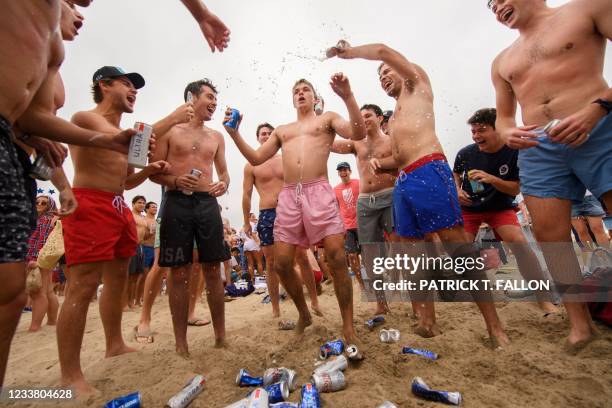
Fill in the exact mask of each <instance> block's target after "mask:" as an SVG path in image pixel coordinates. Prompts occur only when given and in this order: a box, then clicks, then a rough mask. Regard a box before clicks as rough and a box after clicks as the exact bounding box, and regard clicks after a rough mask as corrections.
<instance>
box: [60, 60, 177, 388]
mask: <svg viewBox="0 0 612 408" xmlns="http://www.w3.org/2000/svg"><path fill="white" fill-rule="evenodd" d="M142 86H144V79H143V78H142V76H140V75H139V74H136V73H125V72H124V71H123V70H122V69H120V68H117V67H102V68H100V69H98V70H97V71H96V72H95V73H94V75H93V85H92V91H93V92H92V93H93V99H94V102H95V103H96V107H95V108H94V109H92V110H90V111H82V112H77V113H75V114H74V116H73V117H72V121H73V122H74V123H75V124H76V125H77V126H80V127H82V128H85V129H91V130H92V131H94V132H96V133H111V134H112V133H117V132H118V131H120V128H119V124H120V121H121V117H122V115H123V113H131V112H133V110H134V103H135V102H136V94H137V91H136V90H137V89H139V88H141V87H142ZM70 153H71V156H72V162H73V164H74V168H75V176H74V182H73V185H74V188H73V190H74V193H75V196H76V198H77V200H78V201H79V208H78V209H77V211H76V212H75V213H74V214H73V215H72V216H70V217H67V218H66V219H65V220H64V221H63V231H64V245H65V250H66V264H67V265H68V266H69V267H70V273H69V275H68V280H69V284H70V290H68V292H67V293H66V299H65V303H64V307H62V309H61V311H60V315H59V318H58V321H57V343H58V351H59V361H60V368H61V374H62V379H61V382H62V386H66V387H72V388H73V389H74V390H75V392H76V393H77V394H87V393H92V392H95V389H94V388H93V387H92V386H91V385H89V384H88V383H87V382H86V381H85V378H84V376H83V372H82V370H81V364H80V351H81V344H82V340H83V333H84V330H85V322H86V319H87V311H88V307H89V301H90V299H91V298H92V297H93V295H94V293H95V291H96V288H97V286H98V283H99V281H100V279H102V281H103V282H104V290H103V291H102V295H101V297H100V299H99V307H100V317H101V320H102V324H103V326H104V334H105V337H106V357H112V356H117V355H120V354H123V353H127V352H131V351H135V350H134V349H132V348H130V347H128V346H126V344H125V342H124V341H123V336H122V333H121V317H122V313H121V309H122V302H121V296H117V294H119V293H123V291H124V288H125V284H126V280H127V275H128V264H129V260H130V257H131V256H133V255H134V254H135V253H136V245H137V244H138V237H137V234H136V225H135V223H134V217H133V216H132V212H131V211H130V209H129V207H128V206H127V205H126V203H125V202H124V201H123V198H122V193H123V191H124V189H132V188H134V187H136V186H138V185H139V184H141V183H142V182H143V181H145V180H146V179H147V178H148V176H150V175H152V174H155V173H158V172H163V171H166V170H167V167H168V165H167V163H165V162H161V161H160V162H155V163H151V164H149V165H148V166H147V167H145V168H144V169H143V170H142V171H140V172H138V173H134V169H133V168H132V167H131V166H128V164H127V155H126V154H124V153H119V152H114V151H110V150H102V149H96V148H91V147H77V146H70Z"/></svg>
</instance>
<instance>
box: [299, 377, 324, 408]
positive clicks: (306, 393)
mask: <svg viewBox="0 0 612 408" xmlns="http://www.w3.org/2000/svg"><path fill="white" fill-rule="evenodd" d="M300 408H321V397H320V396H319V391H317V387H315V386H314V385H313V384H311V383H307V384H304V385H302V395H301V398H300Z"/></svg>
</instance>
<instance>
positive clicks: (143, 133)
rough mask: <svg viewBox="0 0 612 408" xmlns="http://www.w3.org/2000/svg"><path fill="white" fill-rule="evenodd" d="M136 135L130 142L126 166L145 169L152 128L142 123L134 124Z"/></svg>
mask: <svg viewBox="0 0 612 408" xmlns="http://www.w3.org/2000/svg"><path fill="white" fill-rule="evenodd" d="M134 129H135V130H136V134H135V135H134V136H132V140H130V150H129V152H128V164H129V165H130V166H133V167H138V168H141V169H142V168H144V167H147V161H148V160H149V142H150V141H151V134H152V133H153V126H151V125H147V124H146V123H143V122H136V123H134Z"/></svg>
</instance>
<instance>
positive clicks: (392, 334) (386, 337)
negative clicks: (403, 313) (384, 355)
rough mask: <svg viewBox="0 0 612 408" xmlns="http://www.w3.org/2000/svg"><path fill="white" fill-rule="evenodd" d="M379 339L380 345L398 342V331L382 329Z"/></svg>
mask: <svg viewBox="0 0 612 408" xmlns="http://www.w3.org/2000/svg"><path fill="white" fill-rule="evenodd" d="M379 337H380V341H381V342H382V343H397V342H398V341H399V340H400V331H399V330H397V329H382V330H381V331H380V334H379Z"/></svg>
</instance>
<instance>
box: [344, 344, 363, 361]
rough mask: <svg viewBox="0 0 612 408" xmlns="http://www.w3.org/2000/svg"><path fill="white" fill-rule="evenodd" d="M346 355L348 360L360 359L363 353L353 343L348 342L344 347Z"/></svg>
mask: <svg viewBox="0 0 612 408" xmlns="http://www.w3.org/2000/svg"><path fill="white" fill-rule="evenodd" d="M346 355H347V356H348V359H349V360H353V361H360V360H363V354H361V352H360V351H359V348H358V347H357V346H356V345H355V344H349V345H348V346H347V347H346Z"/></svg>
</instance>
